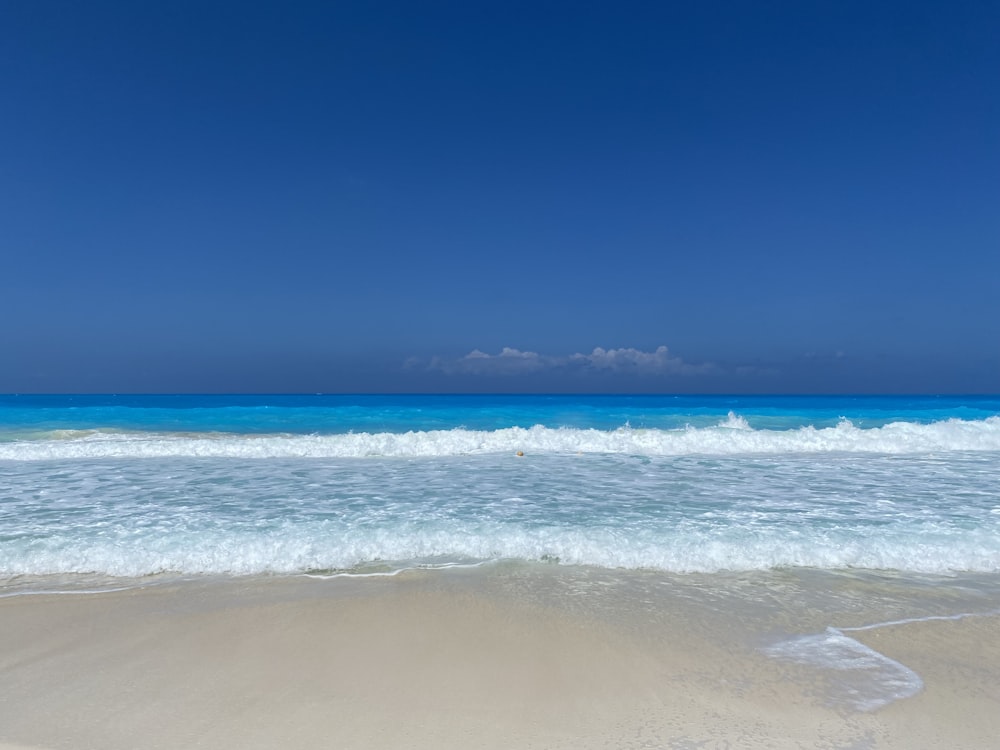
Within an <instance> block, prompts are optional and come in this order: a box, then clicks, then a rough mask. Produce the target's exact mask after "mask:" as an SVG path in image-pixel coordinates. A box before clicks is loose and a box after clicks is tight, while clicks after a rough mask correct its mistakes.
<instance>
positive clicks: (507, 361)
mask: <svg viewBox="0 0 1000 750" xmlns="http://www.w3.org/2000/svg"><path fill="white" fill-rule="evenodd" d="M406 365H407V367H409V368H420V369H427V370H436V371H439V372H444V373H446V374H454V375H524V374H530V373H538V372H544V371H550V370H559V369H562V370H567V371H574V372H595V373H598V372H603V373H613V374H620V375H630V374H631V375H703V374H706V373H711V372H715V371H716V370H717V369H718V368H717V367H716V366H715V365H713V364H709V363H706V364H700V365H693V364H690V363H688V362H685V361H684V360H682V359H681V358H680V357H676V356H674V355H672V354H670V352H669V350H668V349H667V347H665V346H659V347H657V348H656V349H655V350H654V351H651V352H646V351H643V350H641V349H633V348H621V349H603V348H601V347H596V348H595V349H594V350H593V351H592V352H590V354H581V353H576V354H570V355H565V356H562V355H554V354H539V353H538V352H528V351H522V350H520V349H513V348H511V347H504V348H503V349H502V350H501V351H500V353H499V354H487V353H486V352H482V351H480V350H479V349H474V350H472V351H471V352H469V353H468V354H466V355H465V356H464V357H458V358H457V359H456V358H452V359H449V358H446V357H431V358H430V359H429V360H421V359H417V358H413V359H410V360H408V361H407V363H406Z"/></svg>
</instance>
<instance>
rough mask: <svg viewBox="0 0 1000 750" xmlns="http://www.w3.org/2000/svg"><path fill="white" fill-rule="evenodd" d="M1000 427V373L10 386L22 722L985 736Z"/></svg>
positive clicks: (13, 686) (113, 741)
mask: <svg viewBox="0 0 1000 750" xmlns="http://www.w3.org/2000/svg"><path fill="white" fill-rule="evenodd" d="M998 456H1000V399H996V398H993V397H982V398H962V399H957V398H955V399H941V398H937V397H912V398H911V397H893V396H889V397H863V398H861V397H859V398H855V397H721V396H720V397H697V398H693V397H692V398H686V399H685V398H681V399H679V398H675V397H670V396H641V397H632V396H579V397H577V396H559V397H554V396H523V397H521V396H519V397H514V396H488V395H487V396H377V397H376V396H129V397H117V396H39V397H28V398H24V397H20V396H4V397H0V488H2V492H3V497H2V498H0V743H7V746H8V747H14V746H21V747H28V748H39V749H42V750H44V749H46V748H48V749H50V750H56V749H57V748H66V749H69V750H79V749H81V748H82V749H84V750H87V749H89V748H93V749H94V750H125V749H126V748H128V749H129V750H132V749H134V748H163V749H167V748H169V749H170V750H174V749H176V748H211V749H212V750H215V749H216V748H223V749H225V748H234V749H235V748H240V749H241V750H243V749H244V748H275V747H290V748H331V747H333V748H364V749H365V750H368V749H371V748H374V749H376V750H378V749H380V748H403V747H405V748H417V749H418V750H419V749H420V748H428V749H430V748H434V749H435V750H436V749H438V748H443V749H445V750H448V749H449V748H463V749H464V748H497V749H501V748H502V749H504V750H506V749H507V748H565V749H567V750H570V749H572V750H578V749H580V748H583V749H584V750H586V749H588V748H670V749H671V750H674V749H676V750H689V749H691V748H713V749H714V748H779V749H780V748H842V749H844V750H846V749H847V748H852V749H853V750H864V749H865V748H889V749H890V750H891V749H893V748H899V749H900V750H903V749H905V750H913V749H914V748H916V749H917V750H920V749H921V748H948V749H949V750H953V749H954V748H959V749H960V750H979V749H980V748H990V747H993V746H995V738H996V737H998V736H1000V720H998V718H997V717H998V715H1000V712H998V711H997V708H998V707H1000V691H998V688H997V686H998V685H1000V575H998V571H1000V496H998V493H997V487H1000V462H998V460H997V458H998Z"/></svg>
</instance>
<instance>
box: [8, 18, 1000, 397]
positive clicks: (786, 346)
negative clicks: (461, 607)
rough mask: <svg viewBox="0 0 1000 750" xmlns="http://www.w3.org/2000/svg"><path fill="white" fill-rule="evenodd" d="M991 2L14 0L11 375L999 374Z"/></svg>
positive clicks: (199, 380) (901, 383)
mask: <svg viewBox="0 0 1000 750" xmlns="http://www.w3.org/2000/svg"><path fill="white" fill-rule="evenodd" d="M998 38H1000V5H998V4H996V3H994V2H962V3H937V2H936V3H926V2H920V1H919V0H914V1H912V2H898V3H897V2H885V3H871V2H843V1H837V2H797V1H796V2H761V1H753V2H751V1H749V0H748V1H747V2H684V3H680V2H677V3H673V2H648V3H628V2H624V3H623V2H615V3H611V2H602V3H594V2H565V3H552V2H530V3H519V2H510V1H505V2H489V3H485V2H483V3H480V2H474V1H473V0H464V1H463V2H367V3H362V2H335V3H334V2H330V3H310V2H298V3H284V2H282V3H279V2H269V3H255V2H251V1H248V0H244V1H242V2H162V3H136V2H101V1H100V0H97V1H95V2H87V3H78V2H57V1H55V0H44V1H42V2H39V1H37V0H7V1H6V2H4V3H2V4H0V114H2V116H0V243H2V246H0V254H2V269H0V315H2V319H3V321H4V324H3V326H0V391H6V392H125V391H133V392H136V391H137V392H156V391H166V392H173V391H196V392H197V391H206V392H226V391H233V392H317V391H324V392H336V391H349V392H358V391H510V392H519V391H564V390H566V391H625V392H630V391H647V392H649V391H652V392H747V393H751V392H845V393H853V392H896V391H898V392H914V391H920V392H998V391H1000V346H998V345H1000V178H998V175H1000V86H998V85H997V80H998V79H1000V45H997V43H996V40H997V39H998Z"/></svg>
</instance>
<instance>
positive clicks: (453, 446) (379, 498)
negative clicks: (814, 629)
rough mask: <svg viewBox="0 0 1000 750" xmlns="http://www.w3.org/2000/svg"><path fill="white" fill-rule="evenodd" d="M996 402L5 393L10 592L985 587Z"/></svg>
mask: <svg viewBox="0 0 1000 750" xmlns="http://www.w3.org/2000/svg"><path fill="white" fill-rule="evenodd" d="M998 488H1000V400H998V399H996V398H987V397H975V398H973V397H970V398H937V397H922V398H916V397H906V398H903V397H865V398H848V397H700V398H693V397H683V398H679V397H668V396H640V397H637V396H621V397H609V396H566V397H553V396H520V397H505V396H476V397H470V396H395V397H389V396H385V397H365V396H294V397H292V396H286V397H283V396H253V397H249V396H232V397H223V396H124V397H116V396H3V397H0V577H3V578H4V579H6V580H14V579H16V578H18V577H23V576H107V577H142V576H150V575H169V574H176V575H197V574H229V575H251V574H262V573H263V574H302V573H304V574H310V575H338V574H341V573H344V572H347V573H352V574H358V575H362V574H369V573H382V572H390V573H391V572H394V571H398V570H401V569H405V568H412V567H425V568H430V567H440V566H453V565H481V564H484V563H491V562H495V561H501V560H519V561H524V562H529V563H550V564H557V565H563V566H565V565H575V566H579V565H583V566H597V567H599V568H605V569H626V570H646V569H648V570H657V571H666V572H671V573H696V572H701V573H714V572H721V571H766V570H775V569H786V568H795V569H798V568H818V569H823V570H832V571H837V570H856V569H860V570H875V571H899V572H904V573H911V574H937V575H953V574H957V573H995V572H997V571H1000V489H998Z"/></svg>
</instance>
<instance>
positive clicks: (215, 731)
mask: <svg viewBox="0 0 1000 750" xmlns="http://www.w3.org/2000/svg"><path fill="white" fill-rule="evenodd" d="M548 568H551V569H548ZM548 568H541V567H523V566H522V567H517V566H512V567H508V568H503V567H498V568H493V569H487V570H482V569H479V570H459V571H454V570H453V571H435V573H434V574H427V573H423V572H419V571H418V572H413V573H409V574H403V575H399V576H393V577H386V578H378V579H362V580H358V579H353V580H352V579H349V578H340V579H333V580H325V581H316V580H310V579H305V578H262V577H255V578H242V579H204V580H197V581H173V582H164V583H163V584H161V585H155V586H149V587H145V588H134V589H125V590H120V591H115V592H107V593H97V594H82V595H73V596H66V595H57V594H41V593H40V594H37V595H31V596H12V597H8V598H6V599H0V622H2V623H3V629H4V637H3V638H2V639H0V679H2V682H3V684H4V689H3V694H4V700H2V701H0V747H3V746H4V745H3V744H2V743H7V746H8V747H15V746H17V745H21V746H25V747H32V748H58V747H72V748H107V749H108V750H117V749H118V748H121V749H122V750H124V749H125V748H134V747H147V748H196V747H213V748H223V749H225V748H265V747H279V746H285V747H296V748H313V747H315V748H319V747H331V746H335V747H343V748H383V747H384V748H393V747H413V748H418V749H419V748H428V749H429V748H468V747H482V748H497V749H499V748H511V747H525V748H530V747H538V748H567V749H569V748H584V749H586V748H598V747H606V746H612V747H616V748H644V747H667V748H672V747H677V748H681V747H692V746H699V743H701V745H702V746H707V747H714V746H725V743H727V742H728V743H729V744H730V745H731V746H735V747H741V748H758V747H759V748H764V747H777V748H797V747H814V746H820V747H845V748H846V747H866V748H867V747H872V748H900V749H902V748H917V749H919V748H936V747H942V748H944V747H949V748H970V750H971V749H972V748H979V747H986V746H988V745H989V742H991V741H992V740H993V739H994V738H995V737H996V736H998V735H1000V718H996V712H995V707H996V705H1000V688H997V687H995V686H997V685H1000V637H998V636H997V633H1000V627H998V626H1000V617H997V616H996V615H983V616H982V617H975V618H966V619H963V620H950V621H949V620H922V621H918V622H909V623H902V624H887V625H882V626H880V627H878V628H873V629H870V630H864V631H856V632H851V633H849V635H850V637H851V638H853V639H855V640H856V641H857V642H859V643H862V644H864V645H865V646H867V647H869V648H871V649H874V650H875V651H877V652H878V653H880V654H883V655H884V656H885V657H886V658H888V659H892V660H895V661H897V662H899V663H901V664H904V665H906V666H907V667H909V668H910V669H912V670H914V671H915V672H916V673H918V674H919V675H920V678H921V680H922V682H923V685H922V688H921V690H920V691H919V692H918V693H917V694H916V695H914V696H913V697H909V698H905V699H902V700H896V701H894V702H890V703H889V704H888V705H885V706H884V707H882V708H879V709H878V710H874V711H869V712H865V711H858V710H854V709H852V708H851V707H850V706H847V705H844V704H840V705H837V704H836V703H831V700H830V696H831V693H830V692H829V690H828V689H827V688H828V687H829V684H831V681H833V682H837V681H838V680H840V681H843V679H844V674H842V673H837V672H836V671H833V672H831V671H830V670H822V669H818V668H816V667H814V666H809V665H803V664H797V663H792V662H789V661H786V660H782V659H776V658H773V657H771V656H768V655H767V654H766V653H765V652H764V648H763V647H764V646H766V645H767V643H768V641H770V642H774V641H776V640H780V639H781V638H784V637H788V636H789V635H790V634H794V633H795V632H799V633H809V632H812V631H813V630H815V629H816V628H815V627H814V626H816V625H817V624H818V622H819V620H820V619H822V618H823V617H824V616H826V615H827V614H829V613H822V612H819V613H817V612H816V611H815V609H814V608H811V607H809V605H808V602H806V603H805V604H804V605H799V604H796V603H789V602H787V601H785V599H784V598H783V597H785V596H786V595H789V594H792V595H795V596H796V597H798V598H801V596H800V594H801V591H800V592H798V593H796V590H793V589H792V588H790V586H791V584H790V583H789V581H791V580H792V579H791V578H789V577H787V576H786V577H784V578H783V577H781V576H777V577H776V576H770V577H767V578H766V580H763V581H760V580H757V578H759V577H757V578H755V577H753V576H741V577H732V579H731V580H730V581H729V582H728V583H726V582H723V583H725V585H724V586H722V588H721V593H720V589H719V588H712V587H710V586H706V585H705V581H703V580H701V579H693V580H683V579H679V578H677V577H670V576H660V575H657V574H635V575H625V574H615V573H614V572H612V571H600V570H597V571H595V570H561V569H557V566H548ZM822 580H825V579H822ZM836 580H839V579H836ZM718 582H719V580H716V581H715V583H718ZM806 582H807V583H808V584H809V585H814V583H815V582H812V581H811V580H808V577H807V581H806ZM755 587H756V588H755ZM828 589H829V590H827V591H819V592H818V593H817V596H818V597H819V598H822V597H827V596H829V593H830V591H832V590H833V587H832V586H828ZM854 591H856V589H852V592H854ZM769 596H771V597H773V601H772V600H769V599H768V597H769ZM775 601H777V602H778V604H777V605H776V604H775ZM782 602H784V603H782ZM799 610H801V611H799ZM864 614H865V613H864V612H860V611H859V612H855V613H854V616H855V617H858V618H861V617H863V615H864ZM842 624H845V629H846V623H842ZM851 678H852V679H853V678H854V676H853V675H851ZM859 684H861V683H859Z"/></svg>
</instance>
